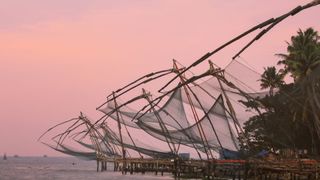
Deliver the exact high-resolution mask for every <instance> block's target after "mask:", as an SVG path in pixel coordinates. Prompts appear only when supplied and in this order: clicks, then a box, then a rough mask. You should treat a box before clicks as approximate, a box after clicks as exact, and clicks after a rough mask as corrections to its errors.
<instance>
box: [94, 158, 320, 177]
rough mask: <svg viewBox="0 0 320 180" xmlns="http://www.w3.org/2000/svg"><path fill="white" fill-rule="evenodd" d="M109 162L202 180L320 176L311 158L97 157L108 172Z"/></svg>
mask: <svg viewBox="0 0 320 180" xmlns="http://www.w3.org/2000/svg"><path fill="white" fill-rule="evenodd" d="M107 163H112V164H113V165H114V167H113V171H120V172H122V173H123V174H130V175H133V174H136V173H142V174H144V173H154V174H155V175H161V176H163V175H164V173H167V174H168V173H169V174H172V176H173V177H174V178H202V179H221V178H227V179H292V180H296V179H299V180H300V179H301V180H302V179H320V162H319V161H317V160H312V159H289V160H277V161H266V160H257V159H252V160H193V159H191V160H182V159H178V158H177V159H152V158H145V159H144V158H143V159H142V158H126V159H123V158H115V159H99V160H97V170H98V171H99V170H100V171H106V170H107Z"/></svg>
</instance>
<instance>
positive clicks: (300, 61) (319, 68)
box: [278, 28, 320, 151]
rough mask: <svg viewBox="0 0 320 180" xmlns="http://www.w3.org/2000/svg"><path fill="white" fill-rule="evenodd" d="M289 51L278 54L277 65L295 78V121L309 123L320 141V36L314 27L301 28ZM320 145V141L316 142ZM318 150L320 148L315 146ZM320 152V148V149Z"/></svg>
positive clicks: (294, 37) (293, 92) (312, 131)
mask: <svg viewBox="0 0 320 180" xmlns="http://www.w3.org/2000/svg"><path fill="white" fill-rule="evenodd" d="M287 51H288V54H279V56H280V57H281V58H282V60H281V61H279V62H278V64H282V65H284V70H283V71H284V72H285V73H287V74H288V73H289V74H291V76H292V77H293V79H294V82H295V83H294V84H295V85H294V87H295V88H294V89H293V90H292V93H291V98H292V99H293V100H294V101H293V103H294V104H293V105H294V107H295V108H294V109H295V110H294V111H295V113H294V116H293V120H295V119H300V121H301V122H303V123H305V124H307V126H308V127H309V132H310V134H311V135H312V140H313V142H317V141H319V140H320V114H319V112H320V87H319V86H320V78H319V77H320V37H319V35H318V32H317V31H315V30H314V29H312V28H308V29H306V30H305V31H304V32H303V31H301V29H300V30H299V31H298V34H297V35H296V36H292V37H291V43H288V47H287ZM316 144H319V143H316ZM313 149H315V151H317V150H316V149H317V148H313ZM318 151H319V149H318Z"/></svg>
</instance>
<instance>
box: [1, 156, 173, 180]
mask: <svg viewBox="0 0 320 180" xmlns="http://www.w3.org/2000/svg"><path fill="white" fill-rule="evenodd" d="M108 169H109V170H108V171H105V172H96V162H95V161H85V160H80V159H76V158H72V157H8V159H7V160H3V159H2V158H1V160H0V180H20V179H21V180H38V179H39V180H41V179H58V180H59V179H62V180H67V179H68V180H70V179H71V180H72V179H77V180H79V179H80V180H81V179H94V180H100V179H110V180H120V179H121V180H122V179H124V180H126V179H128V180H129V179H132V180H138V179H155V180H156V179H159V180H167V179H174V178H173V177H172V176H171V175H170V174H167V175H164V176H160V175H158V176H155V175H154V174H145V175H142V174H134V175H130V174H127V175H122V174H121V173H120V172H113V171H112V164H111V163H110V166H108Z"/></svg>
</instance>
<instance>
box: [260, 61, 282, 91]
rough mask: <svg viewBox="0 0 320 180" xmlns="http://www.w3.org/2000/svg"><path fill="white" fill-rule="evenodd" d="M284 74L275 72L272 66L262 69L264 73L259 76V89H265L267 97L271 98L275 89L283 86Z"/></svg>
mask: <svg viewBox="0 0 320 180" xmlns="http://www.w3.org/2000/svg"><path fill="white" fill-rule="evenodd" d="M283 78H284V74H283V73H281V72H277V70H276V68H275V67H274V66H272V67H267V68H264V72H263V74H262V75H261V79H260V81H261V84H260V86H261V89H267V88H270V90H269V95H270V96H273V91H274V89H275V88H279V87H281V86H282V85H283V84H284V80H283Z"/></svg>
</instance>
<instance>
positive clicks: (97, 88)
mask: <svg viewBox="0 0 320 180" xmlns="http://www.w3.org/2000/svg"><path fill="white" fill-rule="evenodd" d="M307 2H310V1H308V0H282V1H278V0H269V1H257V0H247V1H231V0H226V1H222V0H221V1H217V0H210V1H209V0H203V1H192V0H177V1H171V0H163V1H160V0H158V1H156V0H139V1H129V0H120V1H111V0H107V1H104V0H91V1H85V0H68V1H65V0H56V1H49V0H29V1H20V0H10V1H5V0H0V61H1V65H0V82H1V91H0V92H1V93H0V115H1V119H0V122H1V125H0V153H5V152H6V153H7V154H9V155H13V154H19V155H43V154H48V155H60V154H59V153H56V152H54V151H53V150H50V149H48V148H47V147H45V146H43V145H42V144H41V143H39V142H37V138H38V137H39V136H40V135H41V133H43V132H44V131H45V130H46V129H48V128H49V127H50V126H52V125H54V124H57V123H58V122H61V121H64V120H66V119H69V118H72V117H75V116H77V115H78V114H79V111H84V112H86V113H87V114H89V115H90V116H91V117H94V118H98V117H100V116H101V115H102V114H101V113H100V112H97V111H96V110H95V108H96V107H97V106H98V105H100V104H101V103H103V102H104V100H105V96H106V95H107V94H108V93H110V92H111V91H112V90H114V89H117V88H119V87H121V86H122V85H124V84H126V83H128V82H130V81H132V80H134V79H135V78H137V77H139V76H141V75H143V74H146V73H148V72H152V71H156V70H161V69H167V68H170V67H171V66H172V64H171V63H172V61H171V60H172V59H173V58H175V59H177V60H178V61H179V62H181V63H183V64H184V65H186V66H187V65H190V64H191V63H192V62H194V61H195V60H196V59H198V58H199V57H201V56H202V55H203V54H205V53H207V52H208V51H212V50H213V49H215V48H216V47H218V46H219V45H221V44H222V43H224V42H226V41H228V40H229V39H231V38H232V37H234V36H235V35H238V34H240V33H242V32H243V31H245V30H246V29H248V28H249V27H252V26H254V25H256V24H258V23H259V22H262V21H264V20H267V19H269V18H271V17H276V16H279V15H281V14H283V13H285V12H287V11H288V10H290V9H292V8H294V7H296V6H298V5H302V4H305V3H307ZM319 19H320V6H318V7H314V8H312V9H308V10H306V11H303V12H302V13H300V14H298V15H296V16H294V17H290V18H289V19H287V20H285V21H284V22H282V23H280V24H279V25H278V26H276V27H275V28H274V29H273V30H272V31H271V32H270V33H268V34H267V35H266V36H264V37H263V38H262V39H261V40H260V41H259V42H257V43H255V44H254V45H253V46H252V47H251V48H250V49H248V50H247V51H245V52H244V53H243V54H242V58H243V59H245V60H246V61H247V62H249V64H250V65H251V66H253V67H254V68H255V69H257V70H258V71H260V72H262V69H263V67H264V66H270V65H274V64H275V63H276V62H277V61H278V59H277V57H275V56H274V54H276V53H285V50H286V43H285V41H287V40H289V38H290V36H291V35H293V34H295V32H296V31H297V30H298V29H299V28H301V29H306V28H307V27H313V28H315V29H316V30H318V31H320V24H319ZM251 38H252V36H251ZM249 40H250V38H246V39H244V41H241V42H239V43H237V44H236V45H234V46H231V47H230V48H227V49H226V50H224V51H222V52H221V53H219V54H217V55H216V56H213V57H211V58H210V59H211V60H212V61H214V62H215V63H216V64H219V65H221V66H223V65H225V64H227V63H228V62H229V61H230V60H231V57H232V56H233V55H234V54H235V53H236V52H237V50H239V49H240V47H242V46H243V45H244V44H245V43H246V42H248V41H249ZM204 67H205V66H204ZM204 70H205V68H204Z"/></svg>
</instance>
